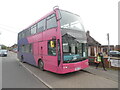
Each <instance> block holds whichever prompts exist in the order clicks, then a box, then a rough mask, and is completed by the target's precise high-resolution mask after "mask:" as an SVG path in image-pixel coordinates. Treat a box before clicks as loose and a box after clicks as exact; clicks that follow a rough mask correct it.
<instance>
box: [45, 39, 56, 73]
mask: <svg viewBox="0 0 120 90" xmlns="http://www.w3.org/2000/svg"><path fill="white" fill-rule="evenodd" d="M47 46H48V48H47V49H48V50H47V52H48V55H47V56H46V64H47V69H49V70H50V71H53V72H56V70H57V67H58V61H57V59H58V58H57V49H56V40H49V41H48V44H47Z"/></svg>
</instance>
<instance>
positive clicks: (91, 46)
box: [86, 31, 101, 56]
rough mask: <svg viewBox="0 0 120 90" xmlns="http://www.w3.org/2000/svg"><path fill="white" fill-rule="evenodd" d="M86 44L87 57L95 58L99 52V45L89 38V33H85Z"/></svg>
mask: <svg viewBox="0 0 120 90" xmlns="http://www.w3.org/2000/svg"><path fill="white" fill-rule="evenodd" d="M86 36H87V43H88V56H96V54H97V53H98V52H100V51H101V44H100V43H99V42H98V41H96V40H95V39H94V38H93V37H91V36H90V31H87V32H86Z"/></svg>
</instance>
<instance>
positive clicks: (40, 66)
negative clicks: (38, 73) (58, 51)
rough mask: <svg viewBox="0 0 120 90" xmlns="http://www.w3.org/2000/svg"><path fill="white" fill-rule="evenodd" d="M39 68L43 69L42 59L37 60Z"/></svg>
mask: <svg viewBox="0 0 120 90" xmlns="http://www.w3.org/2000/svg"><path fill="white" fill-rule="evenodd" d="M39 69H40V70H42V71H44V63H43V61H42V60H40V61H39Z"/></svg>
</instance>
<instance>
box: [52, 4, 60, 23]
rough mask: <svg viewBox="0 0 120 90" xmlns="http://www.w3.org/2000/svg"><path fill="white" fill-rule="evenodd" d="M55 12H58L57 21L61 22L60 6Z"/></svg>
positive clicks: (54, 8) (56, 7) (55, 8)
mask: <svg viewBox="0 0 120 90" xmlns="http://www.w3.org/2000/svg"><path fill="white" fill-rule="evenodd" d="M53 10H54V11H55V12H56V11H58V16H57V21H59V20H60V19H61V18H62V16H61V13H60V9H59V6H55V7H53Z"/></svg>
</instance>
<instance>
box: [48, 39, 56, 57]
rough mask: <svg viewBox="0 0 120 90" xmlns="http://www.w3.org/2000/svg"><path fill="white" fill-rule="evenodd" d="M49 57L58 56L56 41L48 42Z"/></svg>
mask: <svg viewBox="0 0 120 90" xmlns="http://www.w3.org/2000/svg"><path fill="white" fill-rule="evenodd" d="M48 55H51V56H56V41H55V40H50V41H48Z"/></svg>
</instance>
